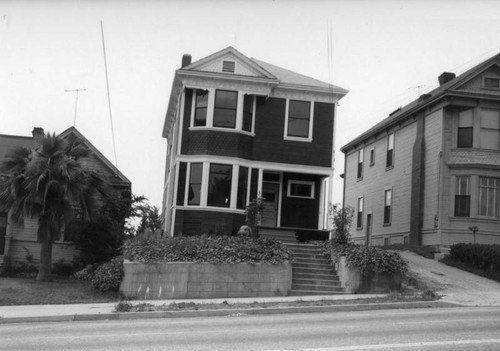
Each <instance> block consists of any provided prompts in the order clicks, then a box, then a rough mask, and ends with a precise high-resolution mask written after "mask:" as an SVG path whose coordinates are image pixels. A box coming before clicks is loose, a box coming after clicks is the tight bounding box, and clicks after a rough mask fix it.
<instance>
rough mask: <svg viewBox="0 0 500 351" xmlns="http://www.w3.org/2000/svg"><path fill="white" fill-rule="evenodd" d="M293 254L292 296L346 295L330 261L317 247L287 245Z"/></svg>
mask: <svg viewBox="0 0 500 351" xmlns="http://www.w3.org/2000/svg"><path fill="white" fill-rule="evenodd" d="M285 244H286V245H287V246H288V248H289V249H290V251H292V253H293V257H294V262H293V263H292V290H291V291H290V295H295V296H300V295H334V294H345V289H344V288H342V286H341V285H340V281H339V278H338V276H337V273H336V272H335V269H334V268H333V266H332V265H331V263H330V261H329V259H328V258H327V257H325V256H324V255H323V254H321V252H320V249H319V248H318V247H317V246H315V245H309V244H297V243H288V242H287V243H285Z"/></svg>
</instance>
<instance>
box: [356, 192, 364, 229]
mask: <svg viewBox="0 0 500 351" xmlns="http://www.w3.org/2000/svg"><path fill="white" fill-rule="evenodd" d="M356 227H357V228H361V227H363V198H362V197H359V198H358V215H357V220H356Z"/></svg>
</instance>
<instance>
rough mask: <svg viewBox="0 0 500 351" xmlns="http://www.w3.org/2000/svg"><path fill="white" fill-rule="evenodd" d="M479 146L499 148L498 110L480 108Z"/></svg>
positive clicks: (499, 119)
mask: <svg viewBox="0 0 500 351" xmlns="http://www.w3.org/2000/svg"><path fill="white" fill-rule="evenodd" d="M479 147H480V148H483V149H490V150H500V111H498V110H486V109H482V110H481V129H480V138H479Z"/></svg>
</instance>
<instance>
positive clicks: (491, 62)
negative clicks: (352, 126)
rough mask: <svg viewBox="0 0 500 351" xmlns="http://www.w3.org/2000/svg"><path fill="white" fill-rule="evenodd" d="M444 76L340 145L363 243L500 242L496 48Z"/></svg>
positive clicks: (499, 66)
mask: <svg viewBox="0 0 500 351" xmlns="http://www.w3.org/2000/svg"><path fill="white" fill-rule="evenodd" d="M439 83H440V86H439V87H438V88H436V89H435V90H433V91H431V92H430V93H428V94H423V95H422V96H420V97H419V99H418V100H416V101H413V102H412V103H410V104H408V105H406V106H404V107H402V108H399V109H397V110H396V111H394V112H393V113H391V114H390V115H389V117H388V118H386V119H385V120H383V121H382V122H380V123H379V124H377V125H376V126H374V127H373V128H371V129H369V130H368V131H367V132H365V133H363V134H362V135H361V136H359V137H357V138H356V139H354V140H353V141H351V142H349V143H348V144H347V145H345V146H344V147H342V148H341V150H342V152H344V153H345V173H344V204H346V205H350V206H352V207H354V209H355V210H356V215H355V218H354V221H353V230H352V232H353V238H354V239H355V240H356V241H357V242H360V243H366V242H367V241H368V242H369V243H370V244H371V245H384V244H395V243H411V244H414V245H436V246H441V247H447V246H449V245H452V244H454V243H459V242H474V240H475V241H476V242H478V243H500V212H499V208H500V188H499V187H500V55H496V56H494V57H492V58H490V59H488V60H486V61H484V62H483V63H481V64H479V65H477V66H475V67H474V68H472V69H470V70H468V71H467V72H465V73H463V74H461V75H460V76H458V77H455V74H453V73H449V72H445V73H443V74H442V75H441V76H439ZM472 227H476V228H477V229H478V230H477V232H475V233H473V230H471V229H470V228H472Z"/></svg>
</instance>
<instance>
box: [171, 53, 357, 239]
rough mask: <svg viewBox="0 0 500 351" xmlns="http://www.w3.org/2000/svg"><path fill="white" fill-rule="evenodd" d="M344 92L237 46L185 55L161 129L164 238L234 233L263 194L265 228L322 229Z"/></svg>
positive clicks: (176, 73)
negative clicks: (164, 144)
mask: <svg viewBox="0 0 500 351" xmlns="http://www.w3.org/2000/svg"><path fill="white" fill-rule="evenodd" d="M346 93H347V91H346V90H344V89H342V88H339V87H337V86H334V85H331V84H327V83H324V82H321V81H318V80H316V79H313V78H310V77H306V76H303V75H300V74H298V73H295V72H292V71H289V70H286V69H283V68H280V67H277V66H274V65H271V64H268V63H265V62H262V61H260V60H256V59H251V58H248V57H246V56H244V55H243V54H241V53H240V52H238V51H237V50H235V49H234V48H232V47H228V48H226V49H224V50H221V51H219V52H217V53H214V54H212V55H210V56H208V57H205V58H203V59H201V60H199V61H196V62H194V63H191V56H190V55H184V57H183V59H182V67H181V68H180V69H178V70H177V71H176V72H175V77H174V81H173V85H172V91H171V95H170V101H169V105H168V110H167V113H166V118H165V124H164V128H163V137H165V138H166V139H167V160H166V174H165V185H164V197H163V214H164V223H165V226H164V230H165V232H166V233H168V234H169V235H179V234H185V235H191V234H202V233H210V232H213V233H225V234H231V233H234V232H236V231H237V230H238V229H239V227H240V226H241V225H242V224H243V223H244V220H245V208H246V206H247V204H248V203H249V202H250V201H252V200H253V199H255V198H257V196H258V194H261V196H262V197H263V198H264V212H263V214H262V222H261V224H262V226H263V227H270V228H282V229H284V228H288V229H290V233H291V234H293V231H294V230H296V229H297V228H300V229H311V230H318V229H323V228H324V227H325V222H326V220H325V218H326V216H327V214H326V213H325V210H324V204H325V203H328V201H331V192H330V191H329V187H328V184H329V183H330V182H331V180H332V177H333V156H332V155H333V151H334V150H333V148H334V125H335V118H336V116H335V106H336V104H337V101H338V100H339V99H340V98H342V97H343V96H344V95H345V94H346Z"/></svg>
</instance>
